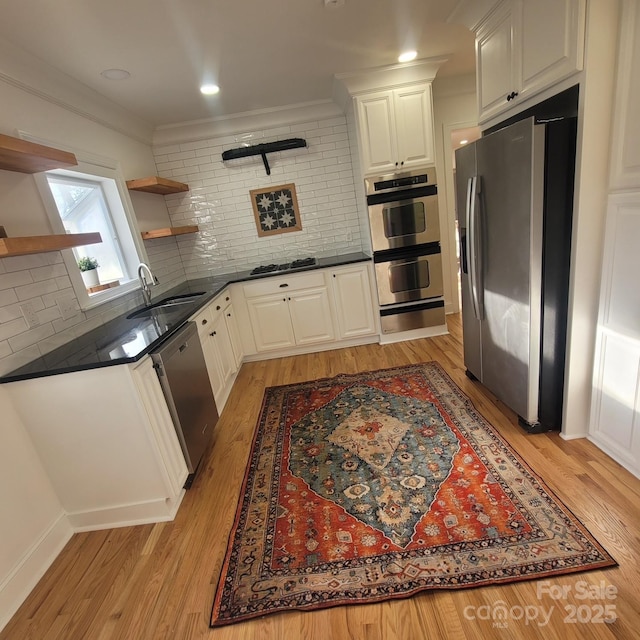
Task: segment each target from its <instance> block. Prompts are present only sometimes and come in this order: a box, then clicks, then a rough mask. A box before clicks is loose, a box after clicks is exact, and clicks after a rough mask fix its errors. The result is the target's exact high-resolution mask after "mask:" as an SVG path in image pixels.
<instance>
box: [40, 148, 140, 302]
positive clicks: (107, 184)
mask: <svg viewBox="0 0 640 640" xmlns="http://www.w3.org/2000/svg"><path fill="white" fill-rule="evenodd" d="M35 142H41V141H39V140H35ZM42 143H43V144H49V145H50V146H55V145H54V144H51V143H47V142H46V141H45V142H42ZM58 148H59V145H58ZM72 151H74V153H75V154H76V157H77V159H78V166H77V167H73V168H72V169H55V170H53V171H47V172H45V173H43V174H38V175H36V176H35V178H36V182H37V184H38V188H39V190H40V194H41V195H42V198H43V201H44V203H45V206H46V209H47V212H48V214H49V218H50V220H51V224H52V226H53V229H54V232H55V233H89V232H95V231H97V232H99V233H100V236H101V238H102V242H101V243H99V244H92V245H86V246H80V247H75V248H73V249H70V250H65V251H63V252H62V254H63V257H64V261H65V263H66V265H67V271H68V273H69V278H70V279H71V283H72V285H73V288H74V290H75V292H76V297H77V298H78V302H79V304H80V307H81V308H82V309H89V308H91V307H95V306H97V305H99V304H102V303H104V302H106V301H107V300H112V299H114V298H117V297H120V296H122V295H124V294H125V293H128V292H129V291H132V290H134V289H136V288H138V287H139V282H138V279H137V275H136V271H137V266H138V264H139V263H140V262H146V261H147V257H146V252H145V250H144V246H143V244H142V238H141V237H140V233H139V232H138V230H137V227H136V225H135V223H134V222H133V220H134V216H133V212H132V210H131V204H130V200H129V195H128V191H127V188H126V184H125V182H124V179H123V178H122V176H121V175H120V173H119V171H118V165H117V163H115V162H112V161H109V160H106V159H104V158H99V159H98V158H95V157H91V158H89V157H88V156H87V154H83V153H82V152H80V153H78V152H77V151H75V150H72ZM83 257H89V258H95V259H96V260H97V262H98V265H99V267H98V269H97V272H98V277H99V281H100V285H110V286H109V287H108V288H106V287H105V288H100V290H96V289H95V288H94V287H91V289H92V290H91V291H90V290H89V288H87V287H86V286H85V284H84V281H83V279H82V276H81V274H80V270H79V268H78V264H77V263H78V260H79V259H80V258H83Z"/></svg>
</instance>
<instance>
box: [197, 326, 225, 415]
mask: <svg viewBox="0 0 640 640" xmlns="http://www.w3.org/2000/svg"><path fill="white" fill-rule="evenodd" d="M209 327H210V328H209V329H208V330H207V333H205V334H204V335H201V336H200V341H201V343H202V352H203V353H204V360H205V363H206V365H207V372H208V374H209V381H210V382H211V389H212V390H213V397H214V398H215V399H216V404H218V399H219V398H221V397H222V393H223V390H224V386H225V383H224V377H223V372H222V367H221V364H220V357H219V355H218V350H217V348H216V345H215V343H214V336H213V335H212V333H213V323H210V324H209ZM221 411H222V407H220V406H219V407H218V413H221Z"/></svg>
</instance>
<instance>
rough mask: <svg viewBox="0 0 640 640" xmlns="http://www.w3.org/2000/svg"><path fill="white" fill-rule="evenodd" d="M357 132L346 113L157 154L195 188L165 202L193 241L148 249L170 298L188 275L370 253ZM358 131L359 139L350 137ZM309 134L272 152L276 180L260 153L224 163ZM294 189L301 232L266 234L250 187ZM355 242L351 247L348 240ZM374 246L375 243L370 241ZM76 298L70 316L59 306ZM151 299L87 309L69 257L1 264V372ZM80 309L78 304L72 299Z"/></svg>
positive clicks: (161, 170)
mask: <svg viewBox="0 0 640 640" xmlns="http://www.w3.org/2000/svg"><path fill="white" fill-rule="evenodd" d="M354 131H355V130H354V129H353V128H352V127H351V123H349V126H348V123H347V121H346V119H345V118H344V117H336V118H327V119H325V120H321V121H317V122H304V123H298V124H294V125H291V126H283V127H277V128H276V127H274V128H272V129H266V130H263V131H253V132H251V136H250V137H249V138H246V137H244V136H239V135H231V136H220V137H217V138H211V139H208V140H197V141H193V142H185V143H180V144H171V145H164V146H159V147H156V148H154V150H153V151H154V157H155V160H156V168H157V171H158V175H162V176H164V177H168V178H173V179H175V180H179V181H182V182H187V183H188V184H189V186H190V191H189V192H187V193H180V194H175V195H170V196H167V197H166V198H165V202H166V205H167V209H168V211H169V216H170V219H171V224H172V225H175V226H178V225H184V224H198V225H199V228H200V231H199V233H197V234H194V235H190V236H180V237H179V238H163V239H157V240H152V241H149V242H147V243H146V244H145V246H146V249H147V253H148V256H149V262H150V265H151V268H152V270H153V271H154V273H155V274H156V276H157V277H158V279H159V280H160V285H159V286H158V287H157V288H156V291H155V292H154V293H155V294H156V295H161V293H162V292H163V291H167V290H168V289H169V288H171V287H172V286H175V285H176V284H179V283H180V282H181V281H182V280H183V279H184V278H185V277H190V278H195V277H201V276H208V275H216V274H222V273H230V272H234V271H242V270H245V269H247V268H251V267H254V266H256V265H257V264H260V263H265V262H278V261H285V260H290V259H294V258H302V257H306V256H309V255H314V256H317V257H322V256H330V255H337V254H339V253H344V252H351V251H359V250H362V248H363V244H362V234H361V229H363V228H366V225H363V222H362V216H361V215H360V214H359V212H358V204H357V202H358V201H357V198H356V190H361V189H362V185H360V184H357V185H356V184H354V175H359V172H358V170H357V167H356V168H355V169H354V166H353V163H352V156H351V152H352V149H355V147H356V142H355V139H354ZM349 133H351V135H349ZM288 137H302V138H305V139H306V140H307V144H308V147H307V148H301V149H292V150H289V151H283V152H278V153H273V154H269V156H268V161H269V164H270V166H271V175H270V176H268V175H266V172H265V169H264V165H263V163H262V160H261V158H260V157H259V156H253V157H247V158H241V159H238V160H232V161H228V162H226V163H225V162H222V157H221V154H222V152H223V151H224V150H226V149H231V148H235V147H238V146H240V145H241V144H243V143H244V142H245V140H246V141H247V142H248V143H249V144H259V143H263V142H269V141H273V140H281V139H285V138H288ZM286 183H293V184H295V186H296V189H297V195H298V204H299V207H300V217H301V221H302V230H301V231H296V232H292V233H284V234H281V235H276V236H269V237H265V238H260V237H258V235H257V230H256V225H255V218H254V214H253V209H252V207H251V201H250V197H249V191H250V190H252V189H259V188H263V187H269V186H275V185H278V184H286ZM347 237H349V238H350V240H349V241H348V242H347V240H346V238H347ZM367 246H368V241H367ZM60 299H68V300H69V301H73V302H75V305H76V307H77V308H78V313H77V314H75V315H73V316H72V317H70V318H68V319H67V320H64V319H63V318H62V317H61V313H60V308H59V307H58V304H57V303H58V300H60ZM26 300H28V301H29V303H30V304H31V305H34V304H35V305H36V313H37V314H38V319H39V320H40V322H41V325H40V326H37V327H34V328H32V329H29V327H28V326H27V323H26V322H25V320H24V318H23V316H22V313H21V311H20V303H24V301H26ZM141 303H142V300H141V297H140V295H139V292H137V291H136V292H132V293H130V294H127V296H125V297H123V298H120V299H118V300H114V301H111V302H109V303H106V304H105V305H101V306H100V307H97V308H94V309H90V310H87V311H85V312H81V311H80V310H79V307H78V306H77V300H76V298H75V293H74V291H73V288H72V286H71V282H70V280H69V277H68V274H67V272H66V268H65V265H64V262H63V260H62V255H61V254H60V252H54V253H50V254H36V255H33V256H19V257H14V258H3V259H2V260H0V375H1V374H2V373H8V372H9V371H11V370H13V369H15V368H17V367H19V366H22V365H23V364H26V363H27V362H29V361H30V360H32V359H34V358H37V357H39V355H40V354H44V353H48V352H49V351H51V350H53V349H55V348H57V347H58V346H61V345H62V344H64V343H66V342H68V341H69V340H71V339H73V337H74V336H79V335H82V334H83V333H86V332H87V331H90V330H91V329H94V328H96V327H99V326H101V325H102V324H104V323H105V322H107V321H108V320H110V319H112V318H115V317H117V316H119V315H121V314H123V313H126V312H128V311H130V310H131V309H133V308H135V307H136V306H139V305H140V304H141ZM72 304H73V303H72Z"/></svg>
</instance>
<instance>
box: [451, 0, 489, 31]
mask: <svg viewBox="0 0 640 640" xmlns="http://www.w3.org/2000/svg"><path fill="white" fill-rule="evenodd" d="M497 4H498V0H473V2H472V1H471V0H459V1H458V3H457V4H456V6H455V7H454V8H453V10H452V11H451V13H450V14H449V15H448V16H447V18H446V22H448V23H449V24H463V25H464V26H465V27H467V29H470V30H471V31H477V29H478V27H479V26H480V24H481V23H482V22H483V20H484V18H485V16H486V15H488V14H489V13H490V12H491V11H492V9H493V7H494V6H495V5H497Z"/></svg>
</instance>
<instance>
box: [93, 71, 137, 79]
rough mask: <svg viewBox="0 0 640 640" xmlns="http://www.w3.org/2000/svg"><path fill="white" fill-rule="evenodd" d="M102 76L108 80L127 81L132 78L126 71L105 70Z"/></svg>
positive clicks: (101, 73)
mask: <svg viewBox="0 0 640 640" xmlns="http://www.w3.org/2000/svg"><path fill="white" fill-rule="evenodd" d="M100 75H101V76H102V77H103V78H106V79H107V80H126V79H127V78H130V77H131V74H130V73H129V72H128V71H127V70H126V69H105V70H104V71H101V72H100Z"/></svg>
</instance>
